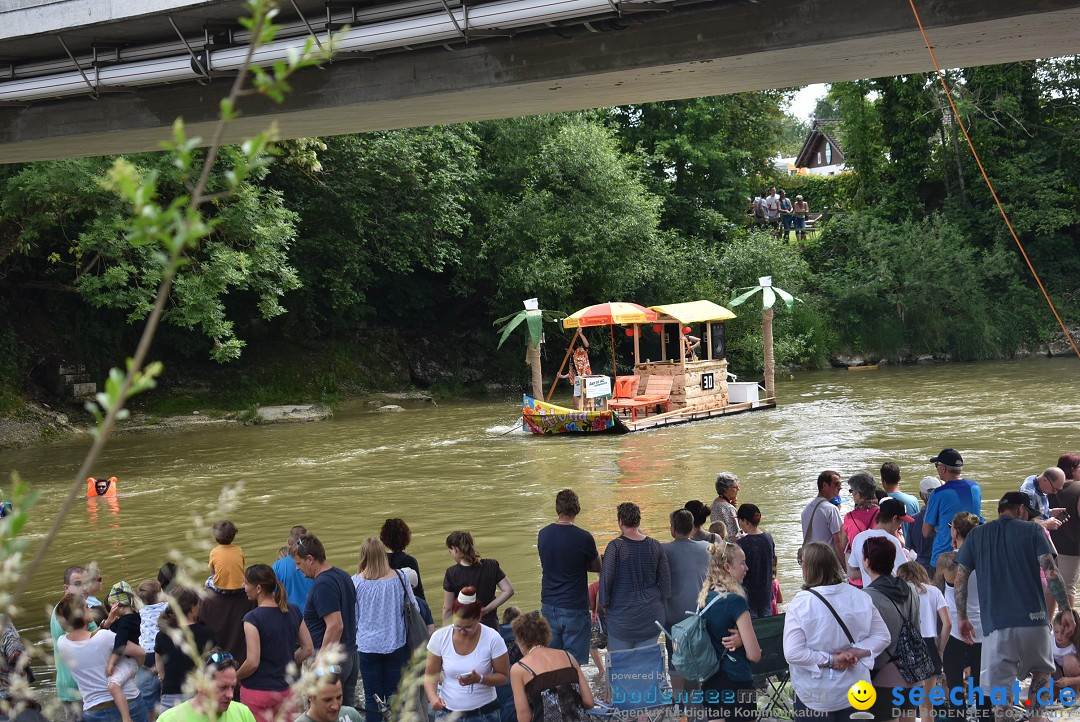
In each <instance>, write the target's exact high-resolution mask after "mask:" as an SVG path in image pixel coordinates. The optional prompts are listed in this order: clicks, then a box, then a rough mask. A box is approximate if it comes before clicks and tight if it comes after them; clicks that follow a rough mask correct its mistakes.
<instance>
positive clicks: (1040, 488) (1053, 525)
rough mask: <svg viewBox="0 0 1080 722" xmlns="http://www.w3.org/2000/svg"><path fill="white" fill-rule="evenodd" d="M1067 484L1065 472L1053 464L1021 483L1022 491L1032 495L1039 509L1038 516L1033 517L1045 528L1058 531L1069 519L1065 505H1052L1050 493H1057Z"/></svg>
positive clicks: (1034, 520)
mask: <svg viewBox="0 0 1080 722" xmlns="http://www.w3.org/2000/svg"><path fill="white" fill-rule="evenodd" d="M1064 486H1065V472H1063V471H1062V470H1061V469H1059V468H1058V467H1056V466H1051V467H1050V468H1049V469H1047V470H1046V471H1044V472H1043V473H1041V474H1038V475H1037V476H1029V477H1028V478H1026V479H1024V483H1023V484H1021V485H1020V491H1021V492H1022V493H1024V494H1027V495H1028V496H1029V497H1031V500H1032V501H1033V502H1035V508H1036V509H1038V510H1039V516H1038V518H1035V519H1032V520H1031V521H1033V522H1035V523H1036V524H1038V525H1039V526H1041V527H1043V528H1044V529H1048V530H1049V531H1057V529H1058V528H1059V527H1060V526H1061V525H1062V524H1064V523H1065V522H1066V521H1068V520H1069V515H1068V514H1067V513H1066V509H1065V508H1064V507H1060V506H1059V507H1053V508H1051V507H1050V495H1051V494H1057V493H1058V492H1059V491H1061V489H1062V487H1064Z"/></svg>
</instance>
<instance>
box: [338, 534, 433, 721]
mask: <svg viewBox="0 0 1080 722" xmlns="http://www.w3.org/2000/svg"><path fill="white" fill-rule="evenodd" d="M352 579H353V585H354V586H355V587H356V631H355V634H356V651H357V653H358V656H359V659H360V676H361V677H362V678H363V680H364V715H365V716H364V719H365V720H367V722H380V720H382V713H381V712H380V711H379V703H378V700H376V699H375V697H376V695H377V696H378V697H379V698H381V699H382V700H383V701H388V700H389V699H390V695H392V694H394V692H395V691H396V690H397V687H398V682H400V681H401V669H402V667H404V666H405V663H406V662H408V661H409V647H408V645H407V643H406V642H407V638H406V630H405V616H404V612H405V602H406V600H408V601H410V602H412V603H413V604H416V597H415V596H414V595H413V591H412V585H411V584H409V582H408V581H407V580H406V579H405V575H404V574H403V573H402V572H400V571H398V570H396V569H391V568H390V562H389V560H387V558H386V550H385V549H384V548H383V545H382V542H381V541H379V540H378V539H377V538H376V537H373V536H370V537H368V538H367V539H365V540H364V543H363V544H361V545H360V563H359V569H358V570H357V573H356V574H354V575H353V578H352ZM346 631H348V630H346Z"/></svg>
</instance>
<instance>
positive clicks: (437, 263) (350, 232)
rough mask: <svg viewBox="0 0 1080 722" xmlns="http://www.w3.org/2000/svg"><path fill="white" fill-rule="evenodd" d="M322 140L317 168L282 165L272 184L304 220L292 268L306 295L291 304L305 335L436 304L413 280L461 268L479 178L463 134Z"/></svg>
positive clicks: (432, 130) (447, 131)
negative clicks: (302, 169) (304, 169)
mask: <svg viewBox="0 0 1080 722" xmlns="http://www.w3.org/2000/svg"><path fill="white" fill-rule="evenodd" d="M325 144H326V149H325V150H322V151H318V152H317V155H318V161H319V165H320V168H321V169H320V170H319V171H318V172H310V173H302V174H301V173H297V172H296V170H295V169H293V168H289V167H286V166H279V167H278V168H276V169H275V170H274V172H273V173H272V175H271V177H270V179H269V182H270V183H271V184H272V185H273V186H274V187H277V188H280V189H282V190H283V192H284V194H285V197H286V198H287V199H288V201H287V202H288V205H289V207H290V208H291V209H292V210H293V211H294V212H296V213H297V214H298V215H299V216H300V218H301V219H302V220H301V222H300V234H299V238H298V239H297V243H296V246H295V252H294V253H293V256H292V262H293V263H294V264H295V265H296V267H297V270H298V274H299V277H300V279H301V281H302V282H303V285H304V289H303V291H301V292H300V293H298V294H293V299H292V303H293V304H294V305H295V307H296V309H297V311H298V315H299V316H300V318H301V319H302V320H303V321H304V323H305V324H307V326H308V327H307V329H306V330H307V331H308V332H309V333H313V334H315V335H318V334H319V333H334V332H339V331H342V330H349V329H351V328H353V327H355V325H356V324H357V323H358V322H359V321H361V320H362V319H364V318H367V317H369V316H372V315H374V314H375V313H376V312H378V313H380V314H382V316H381V317H382V318H383V319H384V322H385V321H386V320H404V318H405V317H406V316H408V315H411V314H412V313H413V312H415V310H416V309H417V307H421V308H422V307H424V306H425V304H431V305H435V304H437V303H438V302H439V301H438V299H437V298H435V297H433V296H437V295H438V294H436V293H434V292H431V293H428V292H427V291H429V290H430V289H429V287H428V286H425V285H424V283H423V282H422V281H419V280H416V277H417V276H418V275H422V274H424V273H432V274H439V273H442V272H444V271H447V270H448V269H453V268H456V267H457V266H458V265H459V264H460V263H461V260H462V258H461V254H462V246H461V238H462V236H463V234H464V233H465V231H466V229H467V228H468V227H469V225H470V215H469V209H468V204H469V202H470V201H469V199H470V194H471V193H472V192H473V190H474V188H475V184H476V183H477V179H478V166H477V149H476V138H475V136H474V135H473V133H472V131H471V130H470V128H469V127H468V126H452V127H445V128H441V127H429V128H415V129H409V130H399V131H388V132H378V133H367V134H363V135H343V136H337V137H334V138H330V139H327V140H326V141H325ZM408 280H412V281H414V282H413V283H407V281H408ZM405 288H408V292H407V293H402V292H401V289H405ZM388 289H395V292H393V294H392V295H390V294H389V293H384V292H383V291H386V290H388Z"/></svg>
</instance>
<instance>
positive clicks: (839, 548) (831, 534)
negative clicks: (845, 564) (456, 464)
mask: <svg viewBox="0 0 1080 722" xmlns="http://www.w3.org/2000/svg"><path fill="white" fill-rule="evenodd" d="M817 489H818V495H817V496H815V497H814V498H813V499H811V500H810V503H809V504H807V505H806V508H805V509H803V512H802V533H803V544H804V545H805V544H809V543H810V542H823V543H825V544H828V545H829V546H831V547H832V548H833V549H835V550H836V554H837V557H838V558H840V559H844V558H845V555H844V550H845V547H846V546H847V540H846V539H844V531H843V521H842V520H841V519H840V510H839V509H837V508H836V505H835V504H833V503H832V500H833V498H835V497H837V496H839V495H840V473H839V472H836V471H833V470H831V469H827V470H826V471H823V472H821V473H820V474H818V478H817Z"/></svg>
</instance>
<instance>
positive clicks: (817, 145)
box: [794, 118, 846, 175]
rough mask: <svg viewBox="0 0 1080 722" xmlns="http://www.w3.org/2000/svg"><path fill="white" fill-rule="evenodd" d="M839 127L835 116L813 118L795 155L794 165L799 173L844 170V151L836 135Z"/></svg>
mask: <svg viewBox="0 0 1080 722" xmlns="http://www.w3.org/2000/svg"><path fill="white" fill-rule="evenodd" d="M839 129H840V121H839V120H836V119H835V118H824V119H821V120H814V125H813V127H812V128H811V129H810V134H809V135H807V136H806V141H805V142H804V143H803V146H802V149H801V150H800V151H799V155H797V156H796V157H795V163H794V165H795V167H796V168H797V169H798V170H797V171H796V172H797V173H798V174H799V175H807V174H809V175H836V174H837V173H843V172H844V171H845V170H846V168H845V166H844V151H843V149H842V148H841V147H840V141H839V139H838V137H837V133H838V131H839Z"/></svg>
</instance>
